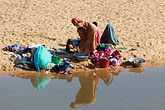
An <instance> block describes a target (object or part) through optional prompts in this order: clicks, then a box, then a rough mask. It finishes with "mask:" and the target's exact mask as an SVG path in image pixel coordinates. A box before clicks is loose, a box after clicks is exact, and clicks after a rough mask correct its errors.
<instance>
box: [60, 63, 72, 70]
mask: <svg viewBox="0 0 165 110" xmlns="http://www.w3.org/2000/svg"><path fill="white" fill-rule="evenodd" d="M69 66H70V63H66V62H62V63H59V67H60V70H62V71H68V68H69Z"/></svg>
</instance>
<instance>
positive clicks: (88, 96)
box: [70, 74, 99, 109]
mask: <svg viewBox="0 0 165 110" xmlns="http://www.w3.org/2000/svg"><path fill="white" fill-rule="evenodd" d="M79 81H80V84H81V88H80V90H79V91H78V93H77V95H76V99H75V102H72V103H71V104H70V107H71V108H73V109H76V105H82V104H83V105H85V104H93V103H94V102H95V101H96V96H95V93H96V87H97V85H98V83H99V77H98V76H97V75H93V74H88V75H87V76H81V77H79Z"/></svg>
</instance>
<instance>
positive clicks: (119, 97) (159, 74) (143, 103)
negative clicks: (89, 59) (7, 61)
mask: <svg viewBox="0 0 165 110" xmlns="http://www.w3.org/2000/svg"><path fill="white" fill-rule="evenodd" d="M164 71H165V66H153V67H144V68H143V67H141V68H134V69H124V70H122V71H120V70H118V69H113V70H108V69H102V70H98V71H94V72H79V73H74V74H71V75H62V74H49V75H46V74H27V73H26V74H24V73H22V74H12V75H0V110H72V109H77V110H101V109H102V110H164V108H165V94H164V93H165V80H164V78H165V72H164Z"/></svg>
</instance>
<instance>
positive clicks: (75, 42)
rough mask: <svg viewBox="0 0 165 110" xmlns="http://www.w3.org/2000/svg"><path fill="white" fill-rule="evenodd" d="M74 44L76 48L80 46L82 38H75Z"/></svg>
mask: <svg viewBox="0 0 165 110" xmlns="http://www.w3.org/2000/svg"><path fill="white" fill-rule="evenodd" d="M72 42H73V44H74V45H75V46H78V45H79V42H80V38H73V39H72Z"/></svg>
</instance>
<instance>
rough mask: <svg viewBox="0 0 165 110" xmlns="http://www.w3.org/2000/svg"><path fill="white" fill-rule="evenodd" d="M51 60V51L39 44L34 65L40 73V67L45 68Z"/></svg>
mask: <svg viewBox="0 0 165 110" xmlns="http://www.w3.org/2000/svg"><path fill="white" fill-rule="evenodd" d="M51 60H52V55H51V53H50V52H49V51H48V50H46V49H45V47H44V46H39V47H38V48H37V50H36V52H35V53H34V65H35V68H36V70H37V72H38V73H40V68H45V67H46V66H47V65H48V63H50V62H51Z"/></svg>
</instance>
